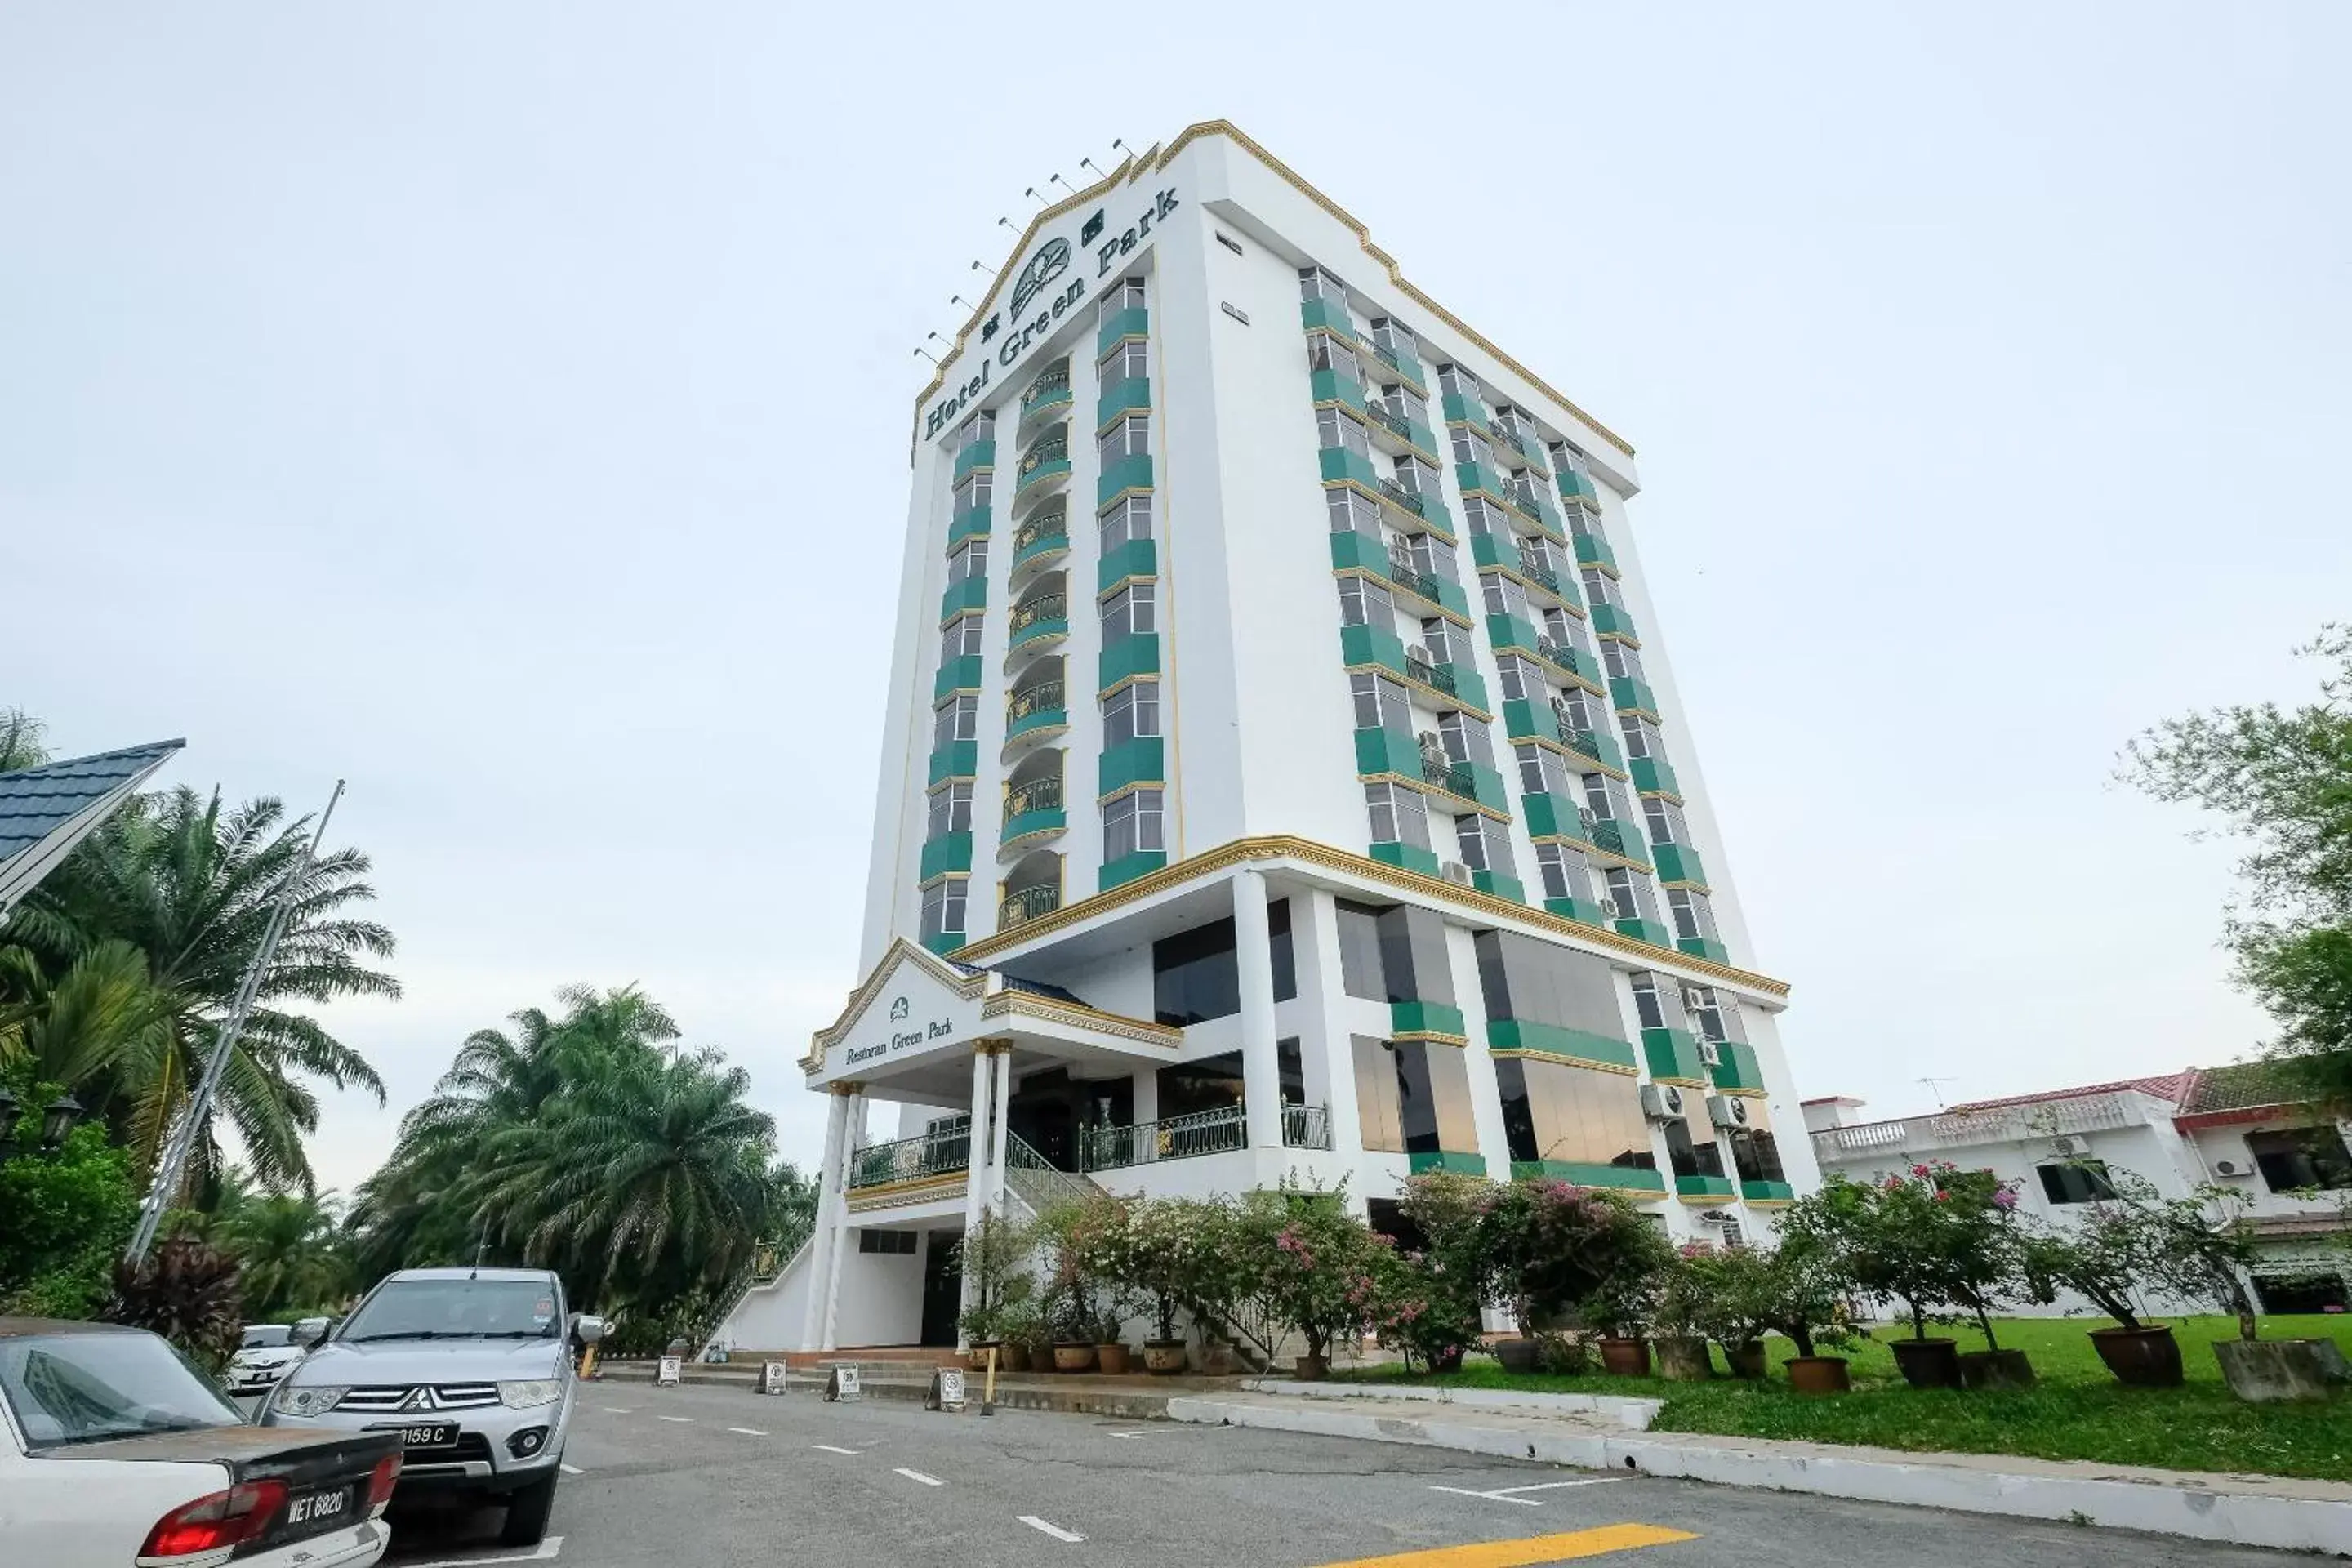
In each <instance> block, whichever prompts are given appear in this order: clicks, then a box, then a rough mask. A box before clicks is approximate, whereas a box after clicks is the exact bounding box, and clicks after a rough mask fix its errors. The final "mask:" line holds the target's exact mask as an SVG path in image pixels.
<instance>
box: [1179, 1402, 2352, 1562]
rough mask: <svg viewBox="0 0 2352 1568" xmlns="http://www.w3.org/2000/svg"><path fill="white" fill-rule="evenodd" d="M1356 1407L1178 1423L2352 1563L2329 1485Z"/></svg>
mask: <svg viewBox="0 0 2352 1568" xmlns="http://www.w3.org/2000/svg"><path fill="white" fill-rule="evenodd" d="M1346 1403H1347V1402H1346V1401H1345V1400H1339V1399H1331V1400H1326V1401H1323V1402H1322V1404H1323V1405H1325V1406H1327V1407H1323V1408H1318V1406H1317V1405H1316V1403H1314V1402H1311V1401H1304V1400H1301V1401H1293V1402H1288V1403H1282V1404H1275V1403H1269V1402H1266V1401H1265V1400H1264V1399H1263V1398H1262V1397H1261V1398H1259V1399H1251V1400H1235V1399H1218V1398H1213V1397H1176V1398H1171V1399H1170V1400H1169V1401H1168V1417H1169V1419H1171V1420H1173V1421H1188V1422H1195V1423H1204V1424H1212V1425H1217V1424H1223V1425H1230V1426H1255V1427H1259V1428H1263V1429H1268V1430H1274V1431H1283V1432H1307V1433H1313V1434H1317V1435H1318V1436H1331V1437H1357V1438H1363V1439H1368V1440H1370V1441H1373V1442H1381V1443H1412V1444H1422V1445H1426V1446H1429V1447H1440V1448H1449V1449H1453V1450H1454V1451H1456V1452H1460V1453H1468V1454H1485V1455H1488V1456H1491V1457H1493V1458H1518V1459H1536V1460H1542V1461H1547V1462H1549V1463H1552V1464H1558V1465H1569V1466H1574V1467H1577V1468H1583V1469H1595V1470H1629V1469H1630V1470H1633V1471H1637V1472H1640V1473H1642V1474H1645V1475H1653V1476H1662V1477H1673V1478H1680V1479H1690V1480H1699V1481H1708V1482H1712V1483H1713V1484H1715V1485H1717V1486H1735V1487H1757V1488H1762V1489H1769V1490H1773V1491H1785V1492H1804V1493H1811V1494H1812V1495H1815V1496H1819V1497H1835V1498H1845V1499H1850V1500H1854V1501H1859V1502H1885V1503H1897V1504H1901V1505H1904V1506H1906V1507H1912V1508H1939V1509H1949V1510H1955V1511H1958V1512H1962V1513H1984V1514H2000V1515H2006V1516H2008V1517H2011V1518H2015V1519H2035V1520H2043V1521H2053V1522H2057V1523H2070V1522H2071V1523H2089V1524H2094V1525H2100V1526H2105V1527H2107V1528H2110V1529H2116V1530H2137V1531H2147V1532H2150V1533H2153V1534H2158V1535H2173V1536H2181V1537H2186V1538H2188V1539H2190V1540H2196V1541H2210V1542H2222V1543H2226V1544H2230V1545H2237V1546H2265V1547H2273V1548H2277V1549H2280V1550H2284V1551H2290V1552H2324V1553H2327V1554H2330V1555H2336V1556H2352V1486H2346V1485H2342V1484H2339V1483H2336V1482H2328V1481H2298V1480H2288V1479H2271V1478H2261V1479H2255V1478H2239V1477H2232V1476H2206V1475H2184V1474H2181V1473H2179V1472H2173V1471H2165V1470H2153V1469H2142V1468H2133V1467H2128V1466H2105V1465H2092V1464H2081V1463H2067V1462H2060V1461H2054V1460H2042V1459H2025V1458H2013V1457H2010V1456H2005V1455H1986V1454H1906V1453H1898V1452H1895V1451H1893V1450H1890V1449H1884V1448H1860V1447H1839V1446H1836V1445H1831V1444H1820V1443H1786V1442H1777V1441H1772V1440H1769V1439H1766V1438H1751V1437H1714V1436H1698V1435H1695V1434H1694V1435H1690V1436H1669V1435H1660V1434H1644V1435H1642V1436H1621V1435H1617V1434H1612V1433H1611V1432H1609V1431H1607V1430H1605V1429H1603V1428H1601V1427H1600V1426H1598V1425H1597V1424H1595V1425H1586V1426H1580V1425H1578V1424H1576V1423H1573V1422H1571V1421H1568V1420H1559V1419H1550V1420H1546V1419H1539V1418H1531V1417H1524V1416H1522V1417H1516V1418H1515V1417H1513V1416H1511V1415H1507V1414H1503V1413H1497V1414H1496V1415H1492V1416H1489V1418H1488V1419H1487V1420H1486V1421H1485V1422H1479V1421H1476V1420H1474V1419H1471V1418H1469V1416H1468V1415H1467V1414H1466V1413H1465V1415H1464V1416H1462V1417H1461V1418H1457V1419H1448V1418H1437V1419H1429V1418H1423V1417H1421V1416H1419V1415H1412V1416H1405V1415H1398V1414H1394V1413H1381V1412H1375V1411H1370V1410H1360V1409H1349V1408H1346V1407H1344V1406H1345V1405H1346Z"/></svg>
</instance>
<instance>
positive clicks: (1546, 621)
mask: <svg viewBox="0 0 2352 1568" xmlns="http://www.w3.org/2000/svg"><path fill="white" fill-rule="evenodd" d="M1504 581H1505V582H1508V581H1510V579H1508V578H1505V579H1504ZM1575 626H1576V622H1575V621H1573V620H1572V619H1570V616H1569V613H1568V612H1567V611H1566V610H1563V609H1561V608H1560V607H1559V605H1545V606H1544V610H1543V635H1544V637H1546V638H1547V639H1549V641H1551V642H1554V643H1557V644H1559V646H1560V647H1575V646H1576V633H1575V631H1574V629H1573V628H1574V627H1575Z"/></svg>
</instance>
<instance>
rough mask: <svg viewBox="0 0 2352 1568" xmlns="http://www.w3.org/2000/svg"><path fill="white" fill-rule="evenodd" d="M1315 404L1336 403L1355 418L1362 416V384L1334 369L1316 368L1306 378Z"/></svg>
mask: <svg viewBox="0 0 2352 1568" xmlns="http://www.w3.org/2000/svg"><path fill="white" fill-rule="evenodd" d="M1307 387H1308V390H1309V391H1310V392H1311V393H1312V394H1313V395H1314V399H1315V406H1316V407H1318V408H1320V407H1322V406H1323V405H1326V404H1330V403H1336V404H1338V405H1339V406H1340V407H1342V408H1344V409H1346V410H1347V411H1348V412H1349V413H1350V414H1352V415H1354V416H1356V417H1357V418H1359V419H1361V418H1363V417H1364V384H1363V383H1362V382H1360V381H1358V380H1356V379H1355V378H1354V377H1353V376H1349V375H1343V374H1340V373H1339V372H1338V371H1336V370H1318V371H1317V372H1315V373H1314V374H1311V375H1309V376H1308V377H1307Z"/></svg>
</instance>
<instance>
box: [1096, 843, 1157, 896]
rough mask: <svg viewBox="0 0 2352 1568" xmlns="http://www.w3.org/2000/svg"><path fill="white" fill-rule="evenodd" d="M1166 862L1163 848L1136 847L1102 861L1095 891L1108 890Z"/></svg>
mask: <svg viewBox="0 0 2352 1568" xmlns="http://www.w3.org/2000/svg"><path fill="white" fill-rule="evenodd" d="M1166 864H1168V851H1166V850H1165V849H1138V850H1136V851H1135V852H1134V853H1132V854H1129V855H1122V856H1120V857H1119V858H1118V859H1116V860H1106V861H1104V862H1103V867H1102V871H1101V874H1100V876H1099V877H1098V879H1097V881H1096V883H1095V889H1096V891H1097V892H1104V893H1108V892H1109V891H1110V890H1111V889H1113V888H1116V887H1119V886H1122V885H1123V884H1125V883H1128V882H1132V881H1134V880H1135V879H1137V878H1138V877H1141V876H1145V875H1148V874H1149V873H1150V872H1153V871H1157V870H1158V869H1160V868H1161V867H1162V866H1165V865H1166Z"/></svg>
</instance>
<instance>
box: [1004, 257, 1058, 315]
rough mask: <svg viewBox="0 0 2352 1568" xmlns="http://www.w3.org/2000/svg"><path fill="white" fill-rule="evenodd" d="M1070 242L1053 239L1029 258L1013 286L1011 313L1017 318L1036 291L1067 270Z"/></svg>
mask: <svg viewBox="0 0 2352 1568" xmlns="http://www.w3.org/2000/svg"><path fill="white" fill-rule="evenodd" d="M1069 265H1070V242H1069V241H1068V240H1066V239H1054V240H1048V241H1046V242H1045V249H1043V250H1041V251H1039V252H1038V253H1037V254H1036V255H1035V256H1034V257H1032V258H1030V259H1029V265H1028V266H1026V267H1024V268H1022V269H1021V280H1020V281H1019V282H1017V283H1015V284H1013V314H1014V315H1016V316H1018V315H1019V314H1020V313H1021V312H1022V311H1023V310H1026V309H1027V308H1028V305H1029V301H1030V300H1034V299H1035V298H1036V297H1037V291H1038V290H1039V289H1043V288H1044V287H1045V285H1046V284H1048V283H1051V282H1052V281H1053V280H1054V279H1056V278H1059V277H1060V276H1061V275H1062V274H1063V273H1064V272H1065V271H1066V270H1067V269H1068V268H1069Z"/></svg>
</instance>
